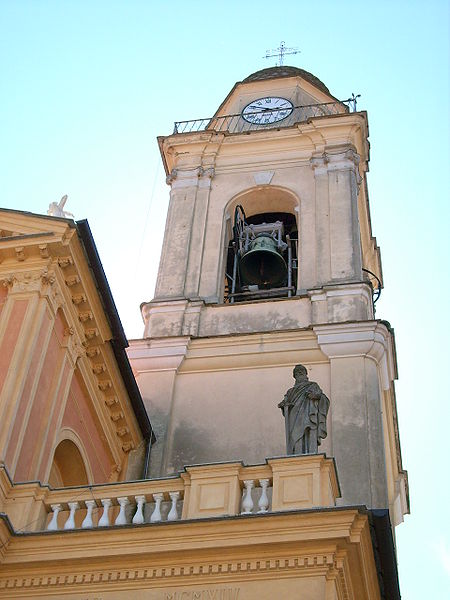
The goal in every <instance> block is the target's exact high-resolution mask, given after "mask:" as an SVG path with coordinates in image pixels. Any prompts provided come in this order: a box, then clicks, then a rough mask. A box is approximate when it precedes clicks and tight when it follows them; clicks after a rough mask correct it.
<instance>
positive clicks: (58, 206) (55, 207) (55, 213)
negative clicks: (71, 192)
mask: <svg viewBox="0 0 450 600" xmlns="http://www.w3.org/2000/svg"><path fill="white" fill-rule="evenodd" d="M66 202H67V194H65V195H64V196H63V197H62V198H61V200H60V201H59V202H51V203H50V204H49V205H48V211H47V214H48V215H50V216H51V217H63V218H65V219H66V218H67V217H73V214H72V213H71V212H68V211H67V210H64V206H65V204H66Z"/></svg>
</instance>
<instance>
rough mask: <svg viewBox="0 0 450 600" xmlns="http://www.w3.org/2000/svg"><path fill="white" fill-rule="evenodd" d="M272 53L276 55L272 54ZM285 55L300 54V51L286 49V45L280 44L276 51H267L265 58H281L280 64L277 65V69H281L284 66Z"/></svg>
mask: <svg viewBox="0 0 450 600" xmlns="http://www.w3.org/2000/svg"><path fill="white" fill-rule="evenodd" d="M271 52H272V53H273V52H274V53H275V54H271ZM285 54H300V50H299V49H298V48H286V44H285V43H284V42H280V46H279V48H276V49H275V50H266V55H265V56H263V58H272V57H274V56H278V57H279V64H278V63H276V64H275V66H276V67H281V66H282V65H283V59H284V56H285Z"/></svg>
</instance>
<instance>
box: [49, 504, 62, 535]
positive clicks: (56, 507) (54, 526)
mask: <svg viewBox="0 0 450 600" xmlns="http://www.w3.org/2000/svg"><path fill="white" fill-rule="evenodd" d="M51 507H52V511H53V516H52V520H51V521H50V522H49V524H48V525H47V531H58V514H59V512H60V511H61V510H62V506H61V504H52V505H51Z"/></svg>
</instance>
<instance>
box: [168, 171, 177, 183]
mask: <svg viewBox="0 0 450 600" xmlns="http://www.w3.org/2000/svg"><path fill="white" fill-rule="evenodd" d="M177 175H178V172H177V170H176V169H172V170H171V172H170V173H169V174H168V175H167V177H166V183H167V185H170V184H171V183H172V182H173V181H175V179H176V178H177Z"/></svg>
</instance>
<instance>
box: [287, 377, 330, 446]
mask: <svg viewBox="0 0 450 600" xmlns="http://www.w3.org/2000/svg"><path fill="white" fill-rule="evenodd" d="M293 375H294V379H295V384H294V387H291V388H290V389H289V390H288V391H287V392H286V394H285V396H284V399H283V400H282V402H280V404H279V405H278V406H279V408H281V410H282V412H283V415H284V419H285V426H286V452H287V454H317V452H318V446H319V445H320V442H321V440H322V439H323V438H326V437H327V413H328V409H329V407H330V401H329V400H328V398H327V397H326V396H325V394H324V393H323V392H322V390H321V389H320V386H319V385H318V384H317V383H315V382H314V381H309V379H308V372H307V370H306V368H305V367H304V366H303V365H296V366H295V367H294V371H293Z"/></svg>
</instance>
